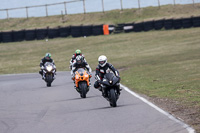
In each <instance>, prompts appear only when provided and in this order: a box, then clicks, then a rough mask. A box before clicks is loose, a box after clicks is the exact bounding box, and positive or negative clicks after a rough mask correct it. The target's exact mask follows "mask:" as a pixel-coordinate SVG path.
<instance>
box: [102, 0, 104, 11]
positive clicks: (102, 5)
mask: <svg viewBox="0 0 200 133" xmlns="http://www.w3.org/2000/svg"><path fill="white" fill-rule="evenodd" d="M102 10H103V13H104V1H103V0H102Z"/></svg>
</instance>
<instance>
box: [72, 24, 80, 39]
mask: <svg viewBox="0 0 200 133" xmlns="http://www.w3.org/2000/svg"><path fill="white" fill-rule="evenodd" d="M81 27H82V26H71V36H72V37H81V36H82V30H81V29H82V28H81Z"/></svg>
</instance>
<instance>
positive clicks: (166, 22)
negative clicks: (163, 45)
mask: <svg viewBox="0 0 200 133" xmlns="http://www.w3.org/2000/svg"><path fill="white" fill-rule="evenodd" d="M164 27H165V29H166V30H169V29H172V28H173V27H174V25H173V19H172V18H170V19H165V20H164Z"/></svg>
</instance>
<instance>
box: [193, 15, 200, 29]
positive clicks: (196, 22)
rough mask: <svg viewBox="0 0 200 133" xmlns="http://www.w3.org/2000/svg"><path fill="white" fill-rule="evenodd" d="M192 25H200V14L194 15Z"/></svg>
mask: <svg viewBox="0 0 200 133" xmlns="http://www.w3.org/2000/svg"><path fill="white" fill-rule="evenodd" d="M192 25H193V26H194V27H200V16H192Z"/></svg>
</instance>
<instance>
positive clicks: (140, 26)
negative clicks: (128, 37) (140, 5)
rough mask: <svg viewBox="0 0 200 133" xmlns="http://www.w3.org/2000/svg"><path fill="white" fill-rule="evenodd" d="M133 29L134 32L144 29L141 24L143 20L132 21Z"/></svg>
mask: <svg viewBox="0 0 200 133" xmlns="http://www.w3.org/2000/svg"><path fill="white" fill-rule="evenodd" d="M133 31H134V32H141V31H144V24H143V22H137V23H134V28H133Z"/></svg>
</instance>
